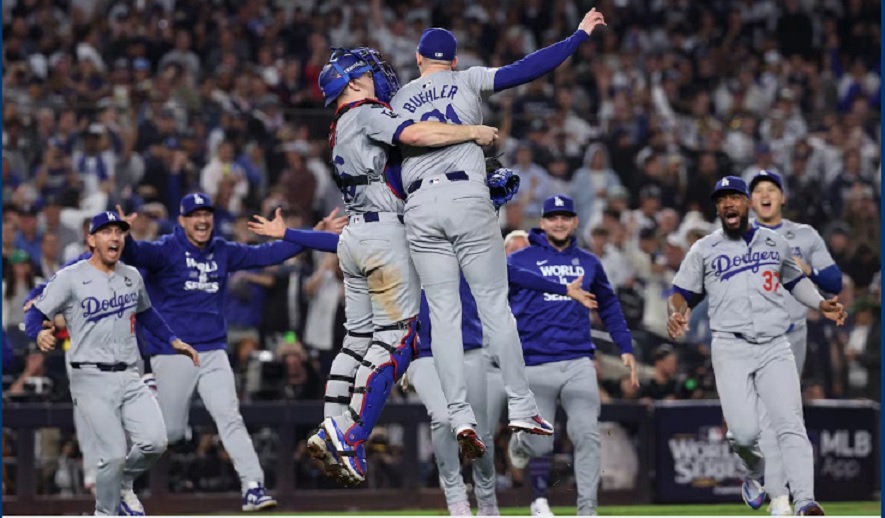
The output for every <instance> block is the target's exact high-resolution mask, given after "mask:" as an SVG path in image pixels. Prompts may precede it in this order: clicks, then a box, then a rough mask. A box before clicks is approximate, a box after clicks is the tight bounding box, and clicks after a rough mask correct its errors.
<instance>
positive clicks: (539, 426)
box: [508, 415, 553, 435]
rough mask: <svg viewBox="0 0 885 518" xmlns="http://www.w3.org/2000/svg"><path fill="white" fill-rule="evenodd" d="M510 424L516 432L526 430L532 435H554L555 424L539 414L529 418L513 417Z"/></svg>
mask: <svg viewBox="0 0 885 518" xmlns="http://www.w3.org/2000/svg"><path fill="white" fill-rule="evenodd" d="M508 426H509V427H510V429H511V430H513V431H514V432H525V433H530V434H532V435H553V425H552V424H550V423H548V422H547V420H546V419H544V418H543V417H541V416H539V415H536V416H534V417H530V418H528V419H511V420H510V424H509V425H508Z"/></svg>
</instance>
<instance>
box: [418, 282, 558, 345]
mask: <svg viewBox="0 0 885 518" xmlns="http://www.w3.org/2000/svg"><path fill="white" fill-rule="evenodd" d="M507 277H508V281H509V282H510V287H511V288H510V289H511V290H512V289H514V288H523V289H526V290H531V291H534V292H536V293H551V294H556V295H560V296H563V297H566V285H565V284H560V283H558V282H554V281H551V280H549V279H546V278H544V277H541V276H540V275H538V274H536V273H534V272H530V271H528V270H523V269H522V268H518V267H515V266H512V265H507ZM459 291H460V294H461V335H462V341H463V342H464V350H465V351H470V350H472V349H480V348H482V322H481V321H480V319H479V311H478V310H477V309H476V299H474V298H473V293H471V292H470V285H468V284H467V279H465V278H464V275H463V274H462V275H461V285H460V286H459ZM566 298H568V297H566ZM569 300H571V299H569ZM418 321H419V322H421V328H420V330H419V331H418V358H426V357H428V356H432V355H433V354H432V352H431V341H430V329H431V326H430V306H429V305H428V304H427V296H426V295H425V294H424V291H423V290H422V291H421V312H420V313H419V314H418Z"/></svg>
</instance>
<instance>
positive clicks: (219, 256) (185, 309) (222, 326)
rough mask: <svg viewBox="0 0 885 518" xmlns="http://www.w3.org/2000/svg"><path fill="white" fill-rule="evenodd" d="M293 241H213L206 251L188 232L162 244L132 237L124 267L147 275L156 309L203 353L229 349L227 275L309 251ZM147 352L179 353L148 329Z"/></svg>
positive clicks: (181, 231)
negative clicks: (226, 314) (199, 246)
mask: <svg viewBox="0 0 885 518" xmlns="http://www.w3.org/2000/svg"><path fill="white" fill-rule="evenodd" d="M303 250H304V248H303V247H301V246H298V245H295V244H293V243H289V242H287V241H275V242H272V243H266V244H263V245H244V244H241V243H232V242H230V241H227V240H225V239H223V238H220V237H213V238H212V240H211V241H210V242H209V244H208V245H206V247H205V248H203V249H200V248H197V247H196V246H194V245H193V244H191V243H190V241H188V240H187V237H186V236H185V234H184V229H182V228H181V227H176V228H175V231H174V232H173V233H172V234H169V235H166V236H163V237H162V238H160V239H159V240H157V241H150V242H148V241H135V240H134V239H132V238H131V237H129V236H127V237H126V246H125V247H124V248H123V257H122V259H123V262H125V263H126V264H129V265H131V266H135V267H136V268H139V269H141V270H142V271H143V277H144V282H145V287H146V288H147V292H148V295H149V296H150V298H151V304H152V305H153V307H154V308H156V309H157V311H158V312H159V313H160V315H161V316H162V317H163V318H164V319H165V320H166V322H167V323H168V324H169V327H170V328H171V329H172V331H173V332H174V333H175V336H177V337H178V338H180V339H181V340H183V341H184V342H186V343H188V344H190V345H191V346H192V347H193V348H194V349H196V350H197V351H200V352H204V351H212V350H215V349H225V348H226V347H227V322H226V321H225V319H224V308H225V296H226V295H227V276H228V274H229V273H231V272H234V271H237V270H246V269H250V268H260V267H263V266H270V265H273V264H279V263H281V262H283V261H285V260H286V259H288V258H290V257H292V256H294V255H296V254H298V253H299V252H301V251H303ZM140 332H141V333H143V336H144V341H145V349H146V351H145V352H146V353H147V354H148V355H150V356H154V355H158V354H176V353H175V351H174V349H172V346H171V345H169V344H168V343H167V342H165V341H164V340H162V339H161V338H160V337H158V336H156V335H155V334H154V333H152V332H151V331H150V330H149V329H147V328H145V327H142V328H141V329H140Z"/></svg>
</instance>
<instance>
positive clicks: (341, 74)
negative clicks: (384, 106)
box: [319, 47, 400, 106]
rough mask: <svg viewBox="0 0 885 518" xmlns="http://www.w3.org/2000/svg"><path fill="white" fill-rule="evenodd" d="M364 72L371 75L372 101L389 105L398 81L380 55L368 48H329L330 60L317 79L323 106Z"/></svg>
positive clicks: (327, 104) (330, 102) (397, 86)
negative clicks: (375, 100)
mask: <svg viewBox="0 0 885 518" xmlns="http://www.w3.org/2000/svg"><path fill="white" fill-rule="evenodd" d="M366 72H372V81H373V83H374V84H375V97H376V98H377V99H378V100H379V101H381V102H384V103H389V102H390V100H391V99H392V98H393V95H394V94H396V92H397V91H399V86H400V85H399V78H397V76H396V72H395V71H394V70H393V67H391V66H390V64H389V63H387V61H385V60H384V57H383V56H382V55H381V53H380V52H378V51H377V50H375V49H373V48H370V47H359V48H356V49H345V48H333V49H332V57H331V58H329V63H328V64H326V66H325V67H323V70H322V72H320V77H319V85H320V90H322V92H323V97H325V99H326V106H329V105H330V104H332V102H334V101H335V99H337V98H338V96H339V95H341V93H342V92H343V91H344V89H345V88H346V87H347V83H349V82H350V81H352V80H353V79H356V78H358V77H360V76H361V75H363V74H365V73H366Z"/></svg>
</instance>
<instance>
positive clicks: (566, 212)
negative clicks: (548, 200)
mask: <svg viewBox="0 0 885 518" xmlns="http://www.w3.org/2000/svg"><path fill="white" fill-rule="evenodd" d="M557 214H562V215H563V216H577V215H578V213H577V212H575V211H571V210H551V211H549V212H545V213H543V214H541V217H542V218H547V217H550V216H556V215H557Z"/></svg>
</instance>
